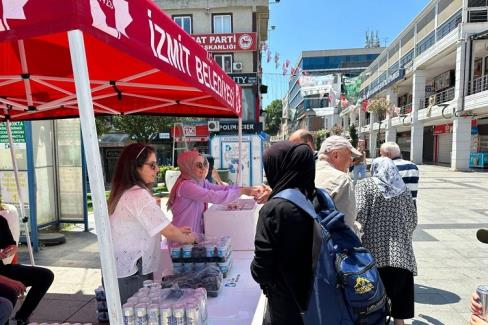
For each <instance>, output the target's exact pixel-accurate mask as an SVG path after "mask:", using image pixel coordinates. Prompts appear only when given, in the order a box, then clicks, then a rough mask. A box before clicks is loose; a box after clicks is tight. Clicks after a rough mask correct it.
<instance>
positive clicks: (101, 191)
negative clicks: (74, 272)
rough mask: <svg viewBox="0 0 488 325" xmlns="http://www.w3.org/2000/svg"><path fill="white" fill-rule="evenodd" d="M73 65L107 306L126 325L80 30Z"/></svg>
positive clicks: (72, 34) (75, 33) (73, 36)
mask: <svg viewBox="0 0 488 325" xmlns="http://www.w3.org/2000/svg"><path fill="white" fill-rule="evenodd" d="M68 41H69V49H70V54H71V64H72V66H73V75H74V79H75V85H76V97H77V98H78V107H79V114H80V124H81V131H82V136H83V146H84V149H85V154H86V160H87V170H88V176H89V179H90V189H91V193H92V202H93V211H94V213H95V225H96V230H97V237H98V247H99V251H100V261H101V265H102V276H103V282H104V286H105V294H106V297H107V307H108V312H109V318H110V323H111V324H123V323H124V321H123V318H122V308H121V303H120V295H119V284H118V282H117V272H116V267H115V255H114V250H113V246H112V232H111V229H110V221H109V217H108V209H107V201H106V199H105V188H104V185H103V173H102V165H101V160H100V150H99V148H98V138H97V129H96V127H95V115H94V113H93V100H92V95H91V89H90V79H89V75H88V67H87V61H86V52H85V43H84V40H83V34H82V32H81V31H80V30H72V31H69V32H68Z"/></svg>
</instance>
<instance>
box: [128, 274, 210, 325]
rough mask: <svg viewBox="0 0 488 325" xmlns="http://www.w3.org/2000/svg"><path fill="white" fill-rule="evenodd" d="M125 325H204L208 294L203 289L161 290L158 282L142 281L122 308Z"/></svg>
mask: <svg viewBox="0 0 488 325" xmlns="http://www.w3.org/2000/svg"><path fill="white" fill-rule="evenodd" d="M122 313H123V316H124V325H205V324H206V322H207V316H208V314H207V291H206V290H205V289H204V288H197V289H179V288H176V287H175V288H167V289H161V285H160V283H158V282H153V281H151V280H147V281H144V287H142V288H141V289H139V291H138V292H137V293H135V294H134V295H133V296H132V297H130V298H129V299H127V302H126V303H125V304H124V305H123V306H122Z"/></svg>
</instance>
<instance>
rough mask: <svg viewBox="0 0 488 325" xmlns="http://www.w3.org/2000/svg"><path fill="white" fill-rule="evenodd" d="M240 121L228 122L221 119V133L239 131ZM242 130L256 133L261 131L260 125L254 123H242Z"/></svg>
mask: <svg viewBox="0 0 488 325" xmlns="http://www.w3.org/2000/svg"><path fill="white" fill-rule="evenodd" d="M237 128H238V123H237V122H226V121H220V123H219V129H220V131H219V132H220V133H237V131H238V129H237ZM242 131H243V132H247V133H255V132H259V131H261V130H260V129H259V127H258V126H257V125H256V124H254V123H245V122H243V123H242Z"/></svg>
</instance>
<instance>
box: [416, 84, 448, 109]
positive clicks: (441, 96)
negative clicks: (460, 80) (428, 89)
mask: <svg viewBox="0 0 488 325" xmlns="http://www.w3.org/2000/svg"><path fill="white" fill-rule="evenodd" d="M453 99H454V87H451V88H448V89H446V90H443V91H440V92H438V93H435V94H434V95H431V96H429V97H425V101H424V102H425V103H424V105H423V106H424V107H423V108H427V107H429V106H435V105H439V104H442V103H445V102H448V101H451V100H453ZM421 106H422V105H421Z"/></svg>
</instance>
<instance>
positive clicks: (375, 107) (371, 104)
mask: <svg viewBox="0 0 488 325" xmlns="http://www.w3.org/2000/svg"><path fill="white" fill-rule="evenodd" d="M390 107H391V104H390V102H389V101H388V100H387V99H386V98H385V97H380V98H374V99H371V100H370V101H368V112H370V113H376V115H377V116H378V120H379V121H381V120H383V119H384V118H385V116H386V112H387V111H388V110H389V109H390Z"/></svg>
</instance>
